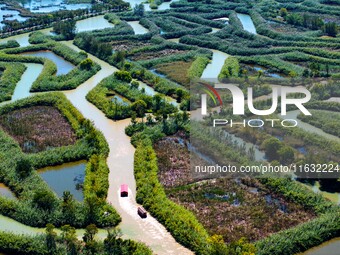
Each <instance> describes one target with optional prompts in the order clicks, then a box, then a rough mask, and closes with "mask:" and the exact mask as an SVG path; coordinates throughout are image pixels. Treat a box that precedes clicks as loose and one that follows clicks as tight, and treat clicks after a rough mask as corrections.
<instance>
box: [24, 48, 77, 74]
mask: <svg viewBox="0 0 340 255" xmlns="http://www.w3.org/2000/svg"><path fill="white" fill-rule="evenodd" d="M20 55H26V56H33V57H41V58H47V59H49V60H51V61H52V62H53V63H55V64H56V66H57V73H56V75H63V74H67V73H69V72H70V71H72V70H73V69H74V68H75V66H74V65H73V64H71V63H70V62H68V61H66V60H65V59H64V58H62V57H60V56H58V55H57V54H55V53H54V52H52V51H49V50H39V51H30V52H24V53H21V54H20Z"/></svg>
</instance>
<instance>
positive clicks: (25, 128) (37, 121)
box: [0, 106, 76, 153]
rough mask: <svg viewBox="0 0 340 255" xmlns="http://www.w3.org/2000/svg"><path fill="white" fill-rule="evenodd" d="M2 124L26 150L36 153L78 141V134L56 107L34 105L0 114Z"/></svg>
mask: <svg viewBox="0 0 340 255" xmlns="http://www.w3.org/2000/svg"><path fill="white" fill-rule="evenodd" d="M0 126H1V128H2V129H4V130H5V131H6V132H7V133H8V134H9V135H11V136H12V137H13V138H14V139H15V140H16V141H17V142H18V143H19V144H20V147H21V149H22V150H23V151H24V152H26V153H35V152H40V151H44V150H48V149H51V148H55V147H61V146H67V145H71V144H74V143H75V142H76V135H75V133H74V131H73V129H72V127H71V125H70V124H69V123H68V121H67V120H66V119H65V118H64V117H63V116H62V114H61V113H60V112H59V111H58V110H57V109H56V108H54V107H52V106H32V107H28V108H22V109H18V110H14V111H11V112H9V113H6V114H4V115H2V116H0Z"/></svg>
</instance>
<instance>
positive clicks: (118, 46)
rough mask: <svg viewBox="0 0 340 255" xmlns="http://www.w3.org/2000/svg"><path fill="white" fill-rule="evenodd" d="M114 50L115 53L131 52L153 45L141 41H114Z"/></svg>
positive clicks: (112, 43)
mask: <svg viewBox="0 0 340 255" xmlns="http://www.w3.org/2000/svg"><path fill="white" fill-rule="evenodd" d="M110 43H111V45H112V49H113V50H115V51H129V50H132V49H134V48H138V47H145V46H149V45H152V44H151V43H146V42H141V41H126V40H122V41H112V42H110Z"/></svg>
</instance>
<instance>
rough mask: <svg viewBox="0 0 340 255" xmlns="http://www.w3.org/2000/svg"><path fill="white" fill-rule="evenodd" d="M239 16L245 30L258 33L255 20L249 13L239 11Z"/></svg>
mask: <svg viewBox="0 0 340 255" xmlns="http://www.w3.org/2000/svg"><path fill="white" fill-rule="evenodd" d="M237 17H238V18H239V20H240V21H241V23H242V26H243V29H244V30H246V31H248V32H249V33H252V34H257V33H256V28H255V25H254V22H253V20H252V19H251V17H250V16H249V15H247V14H242V13H237Z"/></svg>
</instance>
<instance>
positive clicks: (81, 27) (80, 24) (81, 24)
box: [76, 15, 114, 33]
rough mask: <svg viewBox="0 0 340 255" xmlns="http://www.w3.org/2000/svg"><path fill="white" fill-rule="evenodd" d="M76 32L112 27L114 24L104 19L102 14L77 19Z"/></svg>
mask: <svg viewBox="0 0 340 255" xmlns="http://www.w3.org/2000/svg"><path fill="white" fill-rule="evenodd" d="M76 27H77V32H78V33H79V32H84V31H92V30H97V29H104V28H109V27H114V25H113V24H112V23H110V22H108V21H107V20H106V19H104V15H99V16H96V17H92V18H88V19H83V20H79V21H77V23H76Z"/></svg>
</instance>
